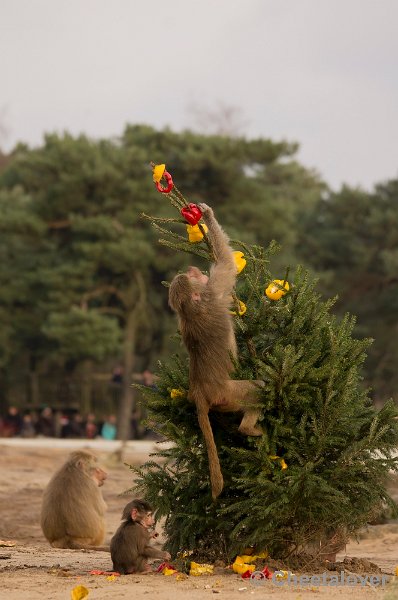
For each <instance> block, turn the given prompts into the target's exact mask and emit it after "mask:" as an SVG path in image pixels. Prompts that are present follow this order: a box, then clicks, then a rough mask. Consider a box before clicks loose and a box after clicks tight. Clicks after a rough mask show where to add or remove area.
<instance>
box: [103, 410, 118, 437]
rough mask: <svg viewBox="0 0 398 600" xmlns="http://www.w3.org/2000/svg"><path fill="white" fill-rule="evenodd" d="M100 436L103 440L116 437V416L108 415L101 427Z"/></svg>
mask: <svg viewBox="0 0 398 600" xmlns="http://www.w3.org/2000/svg"><path fill="white" fill-rule="evenodd" d="M101 437H103V438H104V440H114V439H116V416H115V415H109V416H108V417H107V418H106V419H105V422H104V424H103V425H102V428H101Z"/></svg>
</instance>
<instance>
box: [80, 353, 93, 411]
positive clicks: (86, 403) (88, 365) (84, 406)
mask: <svg viewBox="0 0 398 600" xmlns="http://www.w3.org/2000/svg"><path fill="white" fill-rule="evenodd" d="M92 370H93V361H92V360H90V359H86V360H83V361H82V362H81V363H80V365H79V376H80V377H79V379H80V411H81V413H82V414H83V415H87V414H88V413H90V412H91V394H92V388H93V381H92Z"/></svg>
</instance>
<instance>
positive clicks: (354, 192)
mask: <svg viewBox="0 0 398 600" xmlns="http://www.w3.org/2000/svg"><path fill="white" fill-rule="evenodd" d="M296 152H297V146H296V145H295V144H291V143H287V142H281V143H275V142H273V141H271V140H268V139H257V140H247V139H244V138H236V137H226V136H204V135H198V134H196V133H192V132H189V131H185V132H183V133H175V132H173V131H170V130H168V129H166V130H161V131H158V130H155V129H153V128H152V127H147V126H141V125H140V126H138V125H137V126H136V125H131V126H128V127H127V128H126V129H125V131H124V133H123V135H122V136H121V137H120V138H119V139H106V140H99V141H94V140H92V139H89V138H87V137H84V136H81V137H77V138H73V137H71V136H70V135H67V134H65V135H64V136H63V137H59V136H56V135H48V136H47V137H46V138H45V142H44V144H43V145H42V146H41V147H39V148H34V149H30V148H28V147H26V146H23V145H19V146H17V147H16V148H15V149H14V151H13V152H12V153H11V154H10V155H8V156H5V155H2V156H1V160H0V164H1V172H0V228H1V237H0V412H1V413H3V414H4V412H5V411H6V410H7V407H8V406H10V405H16V406H19V407H20V408H21V409H24V410H25V409H29V408H31V409H38V408H40V407H42V406H44V405H48V406H51V407H54V408H65V407H71V408H76V409H79V410H80V411H81V412H82V413H88V412H90V411H94V412H95V411H97V412H101V413H105V412H110V411H112V410H116V409H118V410H119V423H123V421H125V420H126V419H125V417H126V416H127V417H128V415H129V414H130V413H131V410H132V408H133V405H134V396H133V394H134V390H133V389H132V388H131V382H132V380H133V375H134V374H135V373H140V372H142V371H143V370H145V369H151V370H156V365H157V360H158V359H162V358H164V357H166V356H169V355H170V354H171V353H173V352H175V350H176V349H177V347H178V344H179V342H178V340H176V339H174V338H173V337H172V334H173V333H174V331H175V319H174V316H173V315H172V313H171V311H170V310H169V308H168V306H167V291H166V289H165V288H164V287H163V286H162V284H161V282H162V281H164V280H170V278H171V277H172V276H173V275H174V274H175V273H176V272H177V271H178V270H179V269H181V268H183V267H184V266H185V265H186V264H189V262H190V258H189V256H188V255H185V254H183V253H178V254H176V253H175V252H172V251H169V249H168V248H167V247H164V246H161V245H160V244H159V243H158V237H159V236H158V234H157V232H156V230H154V228H152V227H151V225H150V223H149V221H148V220H146V219H144V218H142V213H145V214H148V215H151V216H156V217H168V216H170V217H171V216H174V215H173V213H172V209H171V208H170V204H169V203H168V202H167V201H166V200H165V198H163V197H162V195H161V194H158V193H157V192H156V190H155V188H154V186H153V183H152V174H151V169H150V166H149V163H150V161H154V162H166V164H167V167H168V170H169V171H170V172H171V173H172V175H173V179H174V181H175V183H176V184H177V186H178V187H179V188H180V189H181V190H182V191H183V193H184V195H185V197H186V198H187V199H189V201H190V202H199V201H205V202H207V203H209V204H210V205H211V206H212V207H213V208H214V210H215V212H216V215H217V217H218V219H219V221H220V222H221V223H222V224H223V226H224V227H225V229H226V231H227V232H228V234H229V235H230V237H231V238H232V239H234V238H235V239H240V240H242V241H244V242H246V243H249V244H259V245H261V246H265V247H267V246H268V244H269V242H270V241H271V240H276V242H277V243H278V244H279V245H280V251H279V252H278V253H277V254H276V255H275V256H274V257H273V259H272V263H271V272H272V276H273V277H275V278H283V277H284V275H285V273H286V268H287V266H289V265H290V266H292V267H293V268H295V266H296V265H297V264H298V263H300V264H302V265H304V267H305V268H307V269H309V270H310V271H311V272H312V273H313V274H315V275H316V276H317V277H319V285H318V291H320V292H321V293H322V294H324V295H326V296H328V297H329V296H332V297H333V296H336V295H337V296H338V300H337V302H336V304H335V306H334V308H333V311H334V313H335V314H336V315H337V316H342V315H344V314H345V313H346V312H347V311H349V312H350V313H352V314H354V315H357V317H358V318H357V325H356V330H355V335H356V336H357V337H360V338H363V337H371V338H374V340H375V341H374V343H373V344H372V346H371V347H370V349H369V353H368V358H367V361H366V363H365V367H364V385H365V386H368V387H371V389H372V392H371V395H372V398H373V400H374V402H375V403H376V404H379V405H381V404H383V403H384V401H385V400H386V399H387V398H389V397H393V398H394V399H395V400H396V399H397V397H398V395H397V393H396V384H397V379H398V373H397V369H396V364H397V361H398V348H397V344H396V342H395V333H396V332H397V330H398V319H397V314H398V294H397V291H398V277H397V273H398V228H397V226H396V224H397V222H398V180H397V179H395V180H390V181H387V182H384V183H382V184H380V185H378V186H376V188H375V189H374V190H373V191H372V192H365V191H363V190H361V189H352V188H349V187H343V188H342V189H341V190H340V191H338V192H332V191H331V190H330V189H329V188H328V186H327V184H326V183H325V182H324V181H322V179H321V178H320V176H319V175H318V174H317V173H314V172H311V171H309V170H307V169H305V168H304V167H303V166H301V165H300V164H299V163H298V162H297V160H296V159H295V154H296ZM117 365H120V366H121V367H122V369H123V373H124V378H123V391H122V398H123V401H122V402H120V403H118V404H119V406H116V407H115V406H112V390H110V389H109V381H110V378H111V372H112V369H113V368H114V367H115V366H117ZM119 435H120V436H122V437H123V436H125V435H126V431H123V430H122V427H119Z"/></svg>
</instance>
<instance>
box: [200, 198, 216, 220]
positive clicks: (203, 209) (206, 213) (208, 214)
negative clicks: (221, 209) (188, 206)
mask: <svg viewBox="0 0 398 600" xmlns="http://www.w3.org/2000/svg"><path fill="white" fill-rule="evenodd" d="M198 207H199V208H200V210H201V212H202V215H203V216H204V217H205V218H211V217H214V213H213V209H212V208H210V206H207V204H205V203H204V202H201V203H200V204H198Z"/></svg>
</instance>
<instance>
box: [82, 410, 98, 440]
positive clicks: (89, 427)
mask: <svg viewBox="0 0 398 600" xmlns="http://www.w3.org/2000/svg"><path fill="white" fill-rule="evenodd" d="M84 433H85V436H86V438H87V439H88V440H93V439H94V438H95V437H96V435H97V434H98V426H97V424H96V422H95V415H93V413H90V414H88V415H87V419H86V422H85V424H84Z"/></svg>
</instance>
